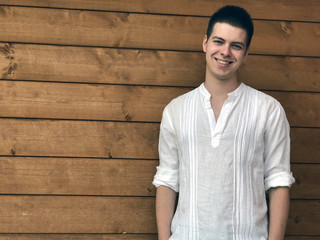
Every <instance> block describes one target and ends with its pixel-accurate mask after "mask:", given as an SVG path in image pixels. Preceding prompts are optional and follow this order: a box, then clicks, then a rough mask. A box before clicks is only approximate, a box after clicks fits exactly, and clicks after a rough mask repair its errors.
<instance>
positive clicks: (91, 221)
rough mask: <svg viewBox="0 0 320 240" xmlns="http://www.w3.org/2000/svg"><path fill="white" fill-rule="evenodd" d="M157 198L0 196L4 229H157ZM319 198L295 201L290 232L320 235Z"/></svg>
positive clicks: (292, 205)
mask: <svg viewBox="0 0 320 240" xmlns="http://www.w3.org/2000/svg"><path fill="white" fill-rule="evenodd" d="M154 202H155V200H154V198H137V197H135V198H131V197H126V198H124V197H69V196H68V197H67V196H5V195H2V196H0V211H1V213H2V214H1V216H2V218H1V219H0V232H1V233H122V232H126V233H156V224H155V212H154ZM319 206H320V204H319V201H292V202H291V209H290V214H289V220H288V227H287V234H288V235H320V229H319V228H318V222H319V220H320V219H319V218H320V217H319V214H317V213H318V212H319V210H320V209H319Z"/></svg>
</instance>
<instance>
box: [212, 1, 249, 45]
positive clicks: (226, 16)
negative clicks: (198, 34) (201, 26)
mask: <svg viewBox="0 0 320 240" xmlns="http://www.w3.org/2000/svg"><path fill="white" fill-rule="evenodd" d="M217 22H219V23H228V24H230V25H232V26H234V27H239V28H242V29H244V30H246V32H247V43H246V46H247V48H248V47H249V45H250V43H251V38H252V35H253V31H254V28H253V22H252V19H251V17H250V15H249V13H248V12H247V11H246V10H245V9H243V8H241V7H237V6H231V5H227V6H224V7H222V8H220V9H219V10H218V11H216V12H215V13H214V14H213V15H212V16H211V18H210V21H209V24H208V29H207V39H209V37H210V36H211V34H212V30H213V27H214V25H215V24H216V23H217Z"/></svg>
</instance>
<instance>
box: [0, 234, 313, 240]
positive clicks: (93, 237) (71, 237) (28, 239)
mask: <svg viewBox="0 0 320 240" xmlns="http://www.w3.org/2000/svg"><path fill="white" fill-rule="evenodd" d="M0 239H1V240H61V239H66V240H157V239H158V236H157V235H156V234H127V233H122V234H38V235H37V234H0ZM288 240H289V239H288ZM290 240H314V239H313V238H301V239H300V238H299V239H291V238H290Z"/></svg>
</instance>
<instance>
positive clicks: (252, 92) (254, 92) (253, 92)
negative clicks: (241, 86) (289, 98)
mask: <svg viewBox="0 0 320 240" xmlns="http://www.w3.org/2000/svg"><path fill="white" fill-rule="evenodd" d="M246 93H247V96H248V97H249V98H253V99H254V100H256V101H257V103H262V102H263V103H265V104H279V102H278V100H277V99H275V98H274V97H273V96H271V95H269V94H268V93H265V92H262V91H261V90H258V89H255V88H252V87H250V86H247V85H246Z"/></svg>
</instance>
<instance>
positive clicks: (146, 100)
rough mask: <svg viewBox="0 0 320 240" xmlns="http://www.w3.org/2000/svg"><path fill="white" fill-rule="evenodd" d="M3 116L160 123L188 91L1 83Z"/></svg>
mask: <svg viewBox="0 0 320 240" xmlns="http://www.w3.org/2000/svg"><path fill="white" fill-rule="evenodd" d="M1 87H3V88H2V89H3V91H2V92H1V93H0V98H1V99H2V100H1V101H0V107H1V109H3V110H2V112H1V113H0V116H2V117H24V118H60V119H87V120H119V121H146V122H160V120H161V116H162V111H163V109H164V107H165V106H166V105H167V104H168V103H169V102H170V101H171V100H172V99H173V98H174V97H177V96H179V95H181V94H183V93H185V92H187V91H190V90H191V89H190V88H162V87H160V88H158V87H143V86H123V85H122V86H121V85H87V84H55V83H39V82H38V83H32V82H5V81H2V82H0V88H1Z"/></svg>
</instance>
